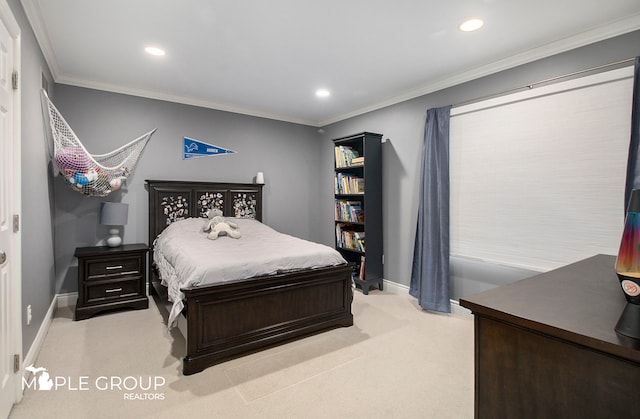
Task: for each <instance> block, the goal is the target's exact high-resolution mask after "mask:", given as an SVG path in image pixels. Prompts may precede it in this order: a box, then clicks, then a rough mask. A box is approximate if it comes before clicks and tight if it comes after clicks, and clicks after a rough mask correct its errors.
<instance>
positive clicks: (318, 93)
mask: <svg viewBox="0 0 640 419" xmlns="http://www.w3.org/2000/svg"><path fill="white" fill-rule="evenodd" d="M316 96H318V97H329V96H331V92H330V91H328V90H327V89H318V90H316Z"/></svg>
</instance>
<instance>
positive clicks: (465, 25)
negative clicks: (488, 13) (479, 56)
mask: <svg viewBox="0 0 640 419" xmlns="http://www.w3.org/2000/svg"><path fill="white" fill-rule="evenodd" d="M482 25H484V22H483V21H482V19H469V20H465V21H464V22H462V24H461V25H460V30H461V31H463V32H472V31H477V30H478V29H480V28H481V27H482Z"/></svg>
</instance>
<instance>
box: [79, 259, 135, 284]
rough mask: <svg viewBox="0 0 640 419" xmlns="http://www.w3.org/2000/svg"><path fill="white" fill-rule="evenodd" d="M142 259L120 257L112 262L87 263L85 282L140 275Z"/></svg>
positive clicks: (97, 261)
mask: <svg viewBox="0 0 640 419" xmlns="http://www.w3.org/2000/svg"><path fill="white" fill-rule="evenodd" d="M142 262H143V259H142V258H140V257H122V258H118V259H113V260H96V261H89V262H87V272H88V275H87V280H93V279H102V278H105V277H112V276H124V275H140V273H141V272H142V266H141V264H142Z"/></svg>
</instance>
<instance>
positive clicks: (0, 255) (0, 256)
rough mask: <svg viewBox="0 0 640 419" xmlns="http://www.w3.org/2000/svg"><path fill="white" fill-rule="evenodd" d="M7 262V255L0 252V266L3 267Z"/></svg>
mask: <svg viewBox="0 0 640 419" xmlns="http://www.w3.org/2000/svg"><path fill="white" fill-rule="evenodd" d="M6 260H7V254H6V253H5V252H3V251H2V250H0V265H2V264H3V263H4V262H5V261H6Z"/></svg>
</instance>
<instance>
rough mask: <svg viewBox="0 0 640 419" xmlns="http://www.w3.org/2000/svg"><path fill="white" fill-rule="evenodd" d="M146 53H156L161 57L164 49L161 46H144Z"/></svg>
mask: <svg viewBox="0 0 640 419" xmlns="http://www.w3.org/2000/svg"><path fill="white" fill-rule="evenodd" d="M144 50H145V51H146V52H147V53H148V54H151V55H156V56H158V57H161V56H163V55H164V54H165V52H164V50H163V49H161V48H156V47H146V48H145V49H144Z"/></svg>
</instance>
